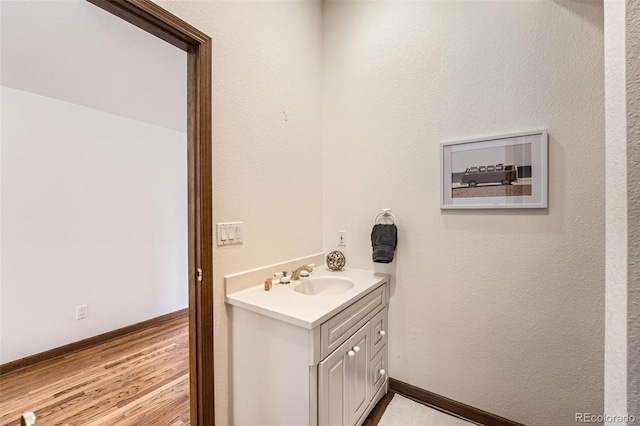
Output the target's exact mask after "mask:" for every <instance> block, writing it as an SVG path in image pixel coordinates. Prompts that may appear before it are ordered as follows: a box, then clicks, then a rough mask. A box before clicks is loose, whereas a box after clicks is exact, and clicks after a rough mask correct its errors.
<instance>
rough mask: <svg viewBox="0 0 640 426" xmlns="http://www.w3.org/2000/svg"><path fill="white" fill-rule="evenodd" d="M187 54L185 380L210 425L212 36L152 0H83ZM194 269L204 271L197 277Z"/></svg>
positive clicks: (201, 424)
mask: <svg viewBox="0 0 640 426" xmlns="http://www.w3.org/2000/svg"><path fill="white" fill-rule="evenodd" d="M87 1H89V2H90V3H93V4H95V5H96V6H98V7H100V8H102V9H104V10H106V11H108V12H110V13H112V14H114V15H116V16H118V17H120V18H122V19H124V20H125V21H127V22H129V23H131V24H133V25H136V26H137V27H140V28H141V29H143V30H145V31H147V32H149V33H151V34H153V35H155V36H157V37H159V38H161V39H163V40H165V41H166V42H168V43H171V44H172V45H174V46H176V47H178V48H180V49H182V50H184V51H185V52H187V54H188V61H187V67H188V69H187V84H188V95H187V102H188V110H187V115H188V121H189V123H188V130H187V139H188V142H187V145H188V147H187V158H188V166H187V170H188V185H189V189H188V193H189V207H188V216H189V381H190V401H191V404H190V408H191V425H192V426H196V425H197V426H213V425H214V424H215V418H214V413H215V410H214V385H213V377H214V376H213V211H212V205H213V201H212V198H213V192H212V186H213V185H212V166H211V163H212V158H211V154H212V148H211V145H212V136H211V38H210V37H209V36H207V35H206V34H204V33H203V32H201V31H199V30H198V29H196V28H194V27H193V26H191V25H189V24H188V23H186V22H184V21H183V20H181V19H180V18H178V17H176V16H174V15H173V14H171V13H169V12H168V11H166V10H165V9H163V8H161V7H160V6H158V5H157V4H155V3H153V2H151V1H150V0H87ZM198 270H201V271H202V274H201V275H200V277H201V278H197V274H198Z"/></svg>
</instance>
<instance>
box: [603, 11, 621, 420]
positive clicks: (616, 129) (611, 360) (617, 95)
mask: <svg viewBox="0 0 640 426" xmlns="http://www.w3.org/2000/svg"><path fill="white" fill-rule="evenodd" d="M604 8H605V20H604V24H605V32H604V36H605V37H604V44H605V83H606V87H605V93H606V97H605V108H606V157H607V162H606V175H607V177H606V320H605V324H606V336H605V391H604V409H605V412H606V413H611V414H625V413H627V333H626V331H627V143H626V141H627V116H626V79H625V67H626V61H625V55H626V51H625V28H626V25H625V2H623V1H607V2H604Z"/></svg>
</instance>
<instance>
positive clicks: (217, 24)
mask: <svg viewBox="0 0 640 426" xmlns="http://www.w3.org/2000/svg"><path fill="white" fill-rule="evenodd" d="M158 3H159V4H160V5H162V6H163V7H165V8H166V9H168V10H169V11H171V12H173V13H175V14H176V15H178V16H180V17H181V18H183V19H185V20H186V21H187V22H189V23H191V24H193V25H195V26H196V27H197V28H199V29H201V30H202V31H204V32H205V33H207V34H208V35H209V36H211V37H212V39H213V144H214V147H213V156H214V159H213V165H214V178H213V179H214V185H213V186H214V212H213V217H214V221H215V222H225V221H236V220H237V221H242V222H244V224H245V225H244V226H245V228H244V244H242V245H236V246H226V247H222V248H216V250H215V251H214V262H215V263H214V268H215V278H214V282H215V286H216V293H215V298H216V304H215V318H214V320H215V333H216V334H215V348H216V349H215V351H216V358H215V362H216V364H215V369H216V370H215V371H216V423H217V424H221V425H226V424H229V421H228V406H229V405H228V402H229V401H228V392H227V389H228V386H229V383H228V375H227V370H228V363H229V362H230V360H229V354H228V345H227V313H226V307H225V305H224V282H223V276H224V275H226V274H230V273H235V272H240V271H244V270H247V269H251V268H255V267H259V266H265V265H270V264H273V263H279V262H282V261H286V260H289V259H294V258H298V257H301V256H306V255H310V254H314V253H318V252H320V251H322V243H321V241H322V234H321V233H322V164H321V162H322V151H321V135H320V132H321V127H320V119H321V117H320V60H321V56H320V55H321V28H320V24H321V18H322V16H321V3H320V2H315V1H276V2H272V1H267V2H264V1H158ZM255 357H256V358H255V359H256V362H260V356H259V354H255Z"/></svg>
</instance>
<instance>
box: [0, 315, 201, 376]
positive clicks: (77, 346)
mask: <svg viewBox="0 0 640 426" xmlns="http://www.w3.org/2000/svg"><path fill="white" fill-rule="evenodd" d="M188 314H189V309H188V308H185V309H181V310H179V311H175V312H170V313H168V314H165V315H161V316H159V317H155V318H151V319H148V320H146V321H142V322H138V323H136V324H132V325H128V326H126V327H122V328H118V329H117V330H112V331H108V332H106V333H102V334H98V335H97V336H93V337H89V338H87V339H83V340H80V341H78V342H73V343H69V344H68V345H64V346H60V347H57V348H53V349H49V350H48V351H44V352H40V353H37V354H34V355H30V356H28V357H25V358H20V359H17V360H15V361H11V362H7V363H6V364H2V365H0V377H1V376H2V375H5V374H9V373H12V372H14V371H17V370H20V369H22V368H26V367H31V366H33V365H36V364H39V363H41V362H44V361H50V360H52V359H55V358H60V357H63V356H67V355H71V354H73V353H75V352H78V351H81V350H83V349H87V348H90V347H93V346H98V345H101V344H103V343H107V342H110V341H112V340H115V339H119V338H121V337H123V336H126V335H128V334H132V333H137V332H139V331H142V330H145V329H148V328H151V327H157V326H159V325H162V324H165V323H168V322H170V321H173V320H175V319H177V318H181V317H185V316H187V315H188Z"/></svg>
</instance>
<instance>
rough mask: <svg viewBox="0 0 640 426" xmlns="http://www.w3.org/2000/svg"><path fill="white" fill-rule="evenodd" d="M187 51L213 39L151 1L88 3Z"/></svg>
mask: <svg viewBox="0 0 640 426" xmlns="http://www.w3.org/2000/svg"><path fill="white" fill-rule="evenodd" d="M87 1H88V2H90V3H93V4H95V5H96V6H98V7H99V8H101V9H104V10H106V11H108V12H110V13H112V14H113V15H116V16H117V17H119V18H122V19H124V20H125V21H127V22H129V23H131V24H133V25H135V26H137V27H139V28H141V29H143V30H145V31H147V32H149V33H151V34H153V35H155V36H156V37H159V38H161V39H162V40H164V41H166V42H168V43H170V44H172V45H174V46H176V47H178V48H180V49H182V50H184V51H186V52H188V51H190V50H191V49H193V48H197V47H198V46H199V45H200V44H201V43H204V42H206V41H207V40H210V37H209V36H207V35H206V34H204V33H203V32H201V31H199V30H198V29H196V28H195V27H193V26H191V25H189V24H188V23H186V22H185V21H183V20H182V19H180V18H178V17H177V16H175V15H173V14H171V13H169V12H168V11H166V10H165V9H163V8H162V7H160V6H158V5H157V4H155V3H153V2H151V1H148V0H87Z"/></svg>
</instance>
